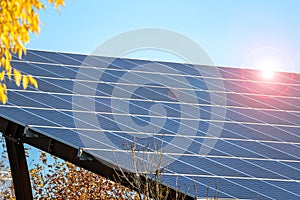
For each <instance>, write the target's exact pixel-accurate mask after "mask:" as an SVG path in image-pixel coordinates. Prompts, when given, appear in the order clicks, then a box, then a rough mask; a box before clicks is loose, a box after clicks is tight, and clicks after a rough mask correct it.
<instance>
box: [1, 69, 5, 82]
mask: <svg viewBox="0 0 300 200" xmlns="http://www.w3.org/2000/svg"><path fill="white" fill-rule="evenodd" d="M4 75H5V71H4V70H3V71H2V72H1V73H0V81H3V80H4Z"/></svg>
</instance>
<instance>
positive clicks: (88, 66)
mask: <svg viewBox="0 0 300 200" xmlns="http://www.w3.org/2000/svg"><path fill="white" fill-rule="evenodd" d="M63 56H65V55H63ZM127 60H130V59H127ZM12 61H13V62H24V61H22V60H12ZM153 62H154V63H160V62H159V61H153ZM25 63H30V64H47V65H53V66H58V67H61V66H68V67H74V68H90V69H99V70H101V69H102V70H103V69H105V68H102V67H99V66H98V67H95V66H91V65H84V64H85V63H82V64H83V65H80V66H76V65H68V64H55V63H46V62H34V61H25ZM178 64H183V65H185V66H188V64H185V63H178ZM196 66H201V65H196ZM108 70H111V71H125V72H138V73H151V74H159V75H160V74H165V75H171V76H183V77H198V78H211V79H221V80H228V81H241V82H245V81H247V82H255V83H256V82H258V83H262V84H263V83H272V84H278V85H289V86H299V85H300V84H295V83H282V82H274V81H268V80H245V79H238V78H224V77H208V76H202V75H201V76H197V75H189V74H171V73H164V72H155V71H153V72H147V71H139V70H127V69H119V68H118V69H115V68H111V69H108ZM219 70H220V71H223V69H222V67H219ZM253 71H255V70H253ZM256 71H259V70H256ZM278 75H279V76H281V74H278ZM86 81H90V80H86Z"/></svg>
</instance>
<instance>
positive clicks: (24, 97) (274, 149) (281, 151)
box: [24, 96, 294, 157]
mask: <svg viewBox="0 0 300 200" xmlns="http://www.w3.org/2000/svg"><path fill="white" fill-rule="evenodd" d="M24 98H27V97H25V96H24ZM126 126H127V125H126ZM231 144H232V143H231ZM271 148H273V147H271ZM273 149H274V148H273ZM274 150H276V149H274ZM281 152H282V151H281ZM255 153H256V152H255ZM282 153H285V154H286V152H282ZM289 155H291V154H289ZM291 156H293V155H291ZM293 157H294V156H293Z"/></svg>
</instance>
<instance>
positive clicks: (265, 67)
mask: <svg viewBox="0 0 300 200" xmlns="http://www.w3.org/2000/svg"><path fill="white" fill-rule="evenodd" d="M260 70H261V75H262V77H263V78H266V79H271V78H273V77H274V74H275V71H276V70H278V66H277V64H276V63H275V62H273V61H265V62H263V63H262V64H260Z"/></svg>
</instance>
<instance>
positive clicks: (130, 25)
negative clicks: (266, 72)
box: [27, 0, 300, 72]
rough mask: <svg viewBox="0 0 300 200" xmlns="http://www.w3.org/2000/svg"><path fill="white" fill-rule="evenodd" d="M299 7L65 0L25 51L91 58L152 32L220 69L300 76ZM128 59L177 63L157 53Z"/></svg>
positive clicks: (255, 1) (259, 2) (257, 2)
mask: <svg viewBox="0 0 300 200" xmlns="http://www.w3.org/2000/svg"><path fill="white" fill-rule="evenodd" d="M299 8H300V1H296V0H284V1H283V0H282V1H279V0H251V1H245V0H244V1H241V0H234V1H233V0H232V1H220V0H210V1H208V0H207V1H202V0H189V1H174V0H164V1H161V0H151V1H141V0H130V1H124V0H110V1H102V0H88V1H83V0H82V1H80V0H76V1H75V0H73V1H71V0H66V6H65V7H64V8H62V9H61V13H60V14H59V13H58V12H57V11H56V10H54V9H52V8H51V7H50V6H48V7H47V10H46V11H41V12H40V18H41V21H42V22H43V25H42V27H41V32H40V35H39V37H35V36H33V37H32V40H31V42H30V43H29V44H28V45H27V48H33V49H42V50H54V51H63V52H76V53H83V54H89V53H90V52H92V51H93V50H94V49H95V48H96V47H97V46H98V45H99V44H101V43H103V42H104V41H106V40H108V39H110V38H111V37H113V36H115V35H118V34H120V33H122V32H126V31H130V30H134V29H139V28H149V27H154V28H161V29H169V30H173V31H176V32H179V33H181V34H184V35H185V36H187V37H189V38H191V39H192V40H194V41H195V42H197V43H198V44H199V45H200V46H201V47H202V48H203V49H204V50H205V51H206V52H207V53H208V55H209V56H210V57H211V58H212V60H213V61H214V63H215V64H216V65H219V66H233V67H253V68H256V67H261V66H262V65H266V66H267V65H271V68H272V66H275V65H278V66H276V67H274V68H276V70H280V71H296V72H300V54H299V52H300V46H299V44H300V22H299V19H300V12H299ZM129 57H134V58H141V59H154V60H168V61H175V62H176V61H178V58H175V57H174V56H172V55H165V54H163V53H159V52H158V53H157V52H156V53H155V52H152V53H151V52H150V53H149V52H139V53H136V54H132V55H129ZM270 63H271V64H270Z"/></svg>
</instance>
